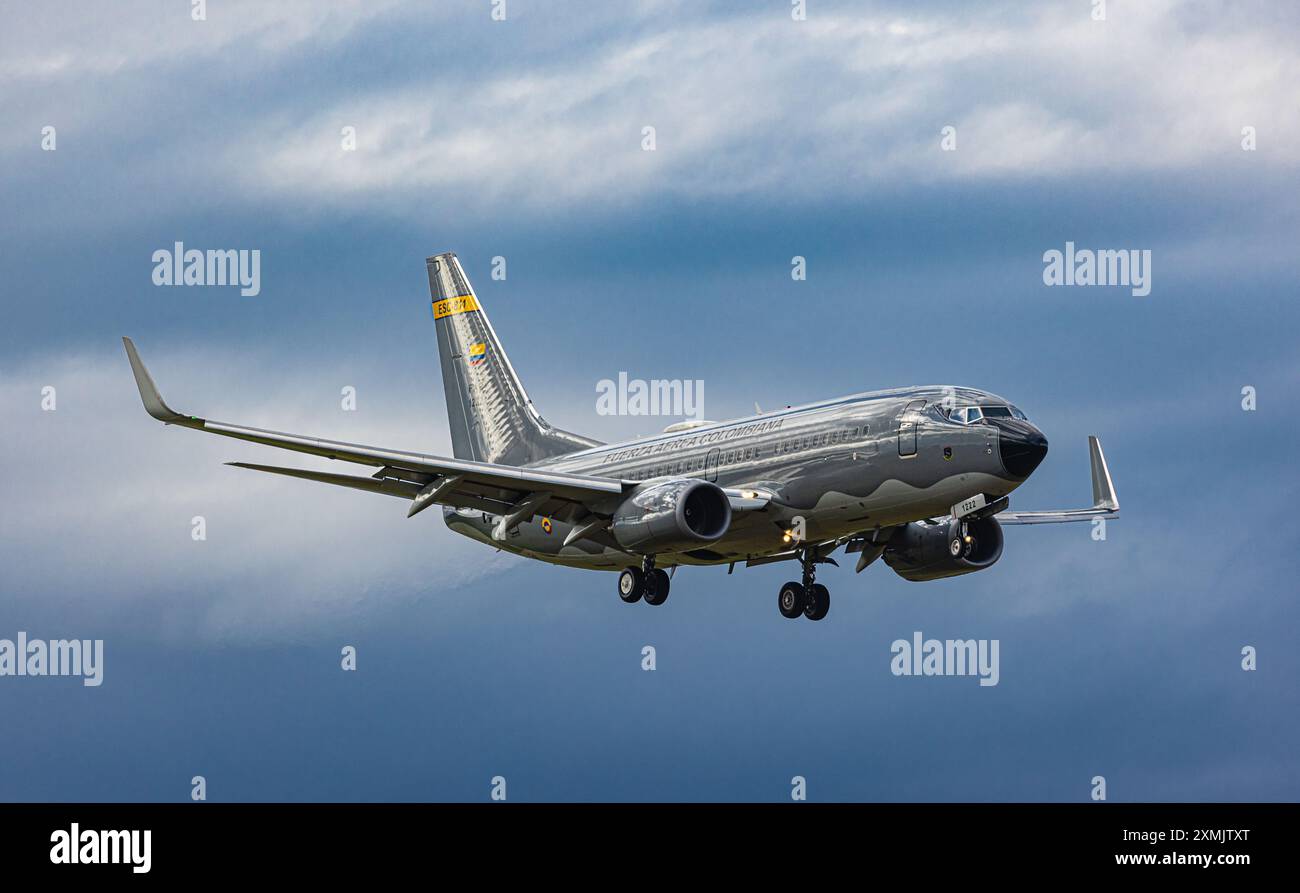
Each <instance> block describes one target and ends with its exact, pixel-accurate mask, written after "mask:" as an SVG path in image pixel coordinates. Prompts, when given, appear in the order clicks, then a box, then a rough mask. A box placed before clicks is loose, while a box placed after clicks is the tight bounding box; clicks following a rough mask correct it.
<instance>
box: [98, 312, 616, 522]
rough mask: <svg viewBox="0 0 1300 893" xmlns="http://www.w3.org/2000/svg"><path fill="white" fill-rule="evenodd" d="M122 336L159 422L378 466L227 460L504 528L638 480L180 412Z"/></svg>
mask: <svg viewBox="0 0 1300 893" xmlns="http://www.w3.org/2000/svg"><path fill="white" fill-rule="evenodd" d="M122 341H123V343H124V344H125V345H126V354H127V358H128V359H129V360H130V361H131V371H132V372H133V373H134V375H135V382H136V386H137V387H138V388H139V390H140V399H141V401H143V403H144V408H145V410H146V411H147V412H148V413H149V415H151V416H153V417H154V418H155V419H158V420H159V421H160V422H165V423H166V424H168V425H178V426H180V427H183V428H193V429H195V430H197V431H205V432H207V433H209V434H220V435H221V436H223V437H234V438H237V439H239V440H248V441H251V442H253V443H260V444H265V445H266V446H273V447H279V448H280V449H285V450H293V451H295V452H299V453H310V454H312V455H314V456H323V457H325V458H327V459H340V460H342V461H344V462H354V463H356V464H358V465H370V466H376V467H378V468H379V471H377V472H375V474H374V475H373V476H371V477H361V476H355V475H345V474H332V473H325V472H317V471H308V470H305V469H296V468H280V467H277V466H272V465H253V464H250V463H244V462H232V463H230V464H232V465H235V466H237V467H240V468H251V469H254V470H256V471H266V472H271V473H273V474H283V475H289V476H291V477H298V478H304V479H306V480H313V481H320V482H322V483H327V484H336V485H339V486H344V487H352V488H354V489H358V490H369V491H371V492H375V493H385V494H388V495H391V496H401V497H404V498H407V499H411V500H412V501H413V503H412V506H411V510H410V512H409V513H408V514H409V515H414V514H416V513H417V512H419V511H421V510H422V509H424V508H427V507H428V506H430V505H433V504H435V503H440V504H443V505H452V506H456V507H468V508H473V509H481V510H483V511H486V512H490V513H492V514H499V515H502V516H504V517H505V518H506V519H510V518H511V516H515V517H514V519H513V523H511V524H508V525H507V527H506V529H508V528H509V527H510V526H513V525H514V524H518V523H520V522H521V521H526V520H528V519H529V518H531V517H532V516H533V514H538V513H541V514H548V515H554V516H555V517H557V518H561V519H565V520H571V519H573V518H581V517H584V516H585V515H587V514H595V515H598V516H606V515H611V514H612V513H613V511H614V509H615V508H616V507H617V506H618V504H619V503H620V502H622V500H623V494H624V492H625V491H627V490H629V489H631V488H633V487H635V486H636V484H635V483H634V482H631V481H622V480H617V479H614V478H605V477H595V476H592V475H582V474H566V473H563V472H555V471H546V470H544V469H533V468H519V467H516V466H511V465H496V464H493V463H490V462H474V461H471V460H467V459H450V458H446V457H443V456H430V455H426V454H424V453H412V452H407V451H404V450H393V449H386V448H383V447H372V446H363V445H361V444H355V443H343V442H340V441H334V440H324V439H322V438H318V437H307V436H304V435H300V434H285V433H283V432H280V431H267V430H264V429H261V428H247V427H244V426H243V425H232V424H228V423H226V422H216V421H212V420H211V419H203V418H200V417H198V416H193V415H185V414H183V413H179V412H176V411H175V410H173V409H172V408H171V407H170V406H168V405H167V403H166V402H165V401H164V400H163V398H162V395H161V394H160V393H159V392H158V387H157V385H155V384H154V381H153V377H152V376H150V374H149V370H148V369H146V368H145V365H144V363H143V362H142V361H141V360H140V355H139V353H138V352H137V351H136V349H135V345H134V344H133V343H132V342H131V339H130V338H123V339H122ZM503 533H504V531H503Z"/></svg>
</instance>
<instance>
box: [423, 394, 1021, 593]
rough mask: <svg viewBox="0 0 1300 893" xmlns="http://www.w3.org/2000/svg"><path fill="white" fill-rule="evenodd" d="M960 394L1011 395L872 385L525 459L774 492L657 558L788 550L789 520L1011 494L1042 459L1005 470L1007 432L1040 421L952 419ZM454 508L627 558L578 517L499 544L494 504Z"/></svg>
mask: <svg viewBox="0 0 1300 893" xmlns="http://www.w3.org/2000/svg"><path fill="white" fill-rule="evenodd" d="M954 404H956V405H962V406H966V405H970V406H1003V407H1005V406H1007V405H1008V403H1007V401H1006V400H1004V399H1002V398H1000V397H998V396H997V395H995V394H990V393H988V392H986V391H979V390H975V389H972V388H959V387H945V386H927V387H914V388H902V389H896V390H889V391H875V392H871V393H865V394H856V395H854V396H851V397H843V398H840V399H836V400H829V401H825V402H822V403H813V404H809V405H806V406H798V407H793V408H788V409H784V410H778V411H775V412H769V413H764V414H761V415H755V416H750V417H747V418H742V419H736V420H733V421H729V422H719V423H710V424H708V425H704V426H700V427H696V428H692V429H688V430H685V431H678V432H674V433H671V434H660V435H656V436H653V437H645V438H640V439H637V440H632V441H626V442H623V443H615V444H605V445H602V446H598V447H593V448H590V449H584V450H581V451H578V452H574V453H568V454H566V455H562V456H557V457H553V458H550V459H546V460H543V461H541V462H536V463H532V465H531V466H529V467H534V468H545V469H549V470H554V471H565V472H574V473H583V474H590V475H598V476H601V477H606V478H621V479H623V480H634V481H654V480H667V479H673V478H700V479H703V480H707V481H712V482H715V483H717V484H718V485H720V486H723V487H728V488H741V489H743V488H757V489H762V490H764V491H767V492H770V493H772V494H774V498H773V499H772V502H771V503H770V505H769V506H768V507H767V508H766V509H764V510H762V511H756V512H746V513H743V514H738V515H737V516H736V517H735V519H734V521H733V523H732V526H731V528H730V529H729V530H728V532H727V533H726V534H725V535H724V536H723V537H722V538H721V539H719V540H717V541H715V542H712V543H709V544H707V546H705V547H704V548H698V549H691V550H689V551H685V552H678V553H673V554H667V555H661V556H659V564H660V566H671V565H674V564H723V563H729V562H733V561H744V560H748V559H754V558H762V557H767V556H771V555H776V554H779V553H782V552H787V551H789V550H790V548H791V545H790V539H789V537H788V532H789V531H790V530H791V528H792V526H794V525H795V524H796V519H799V518H801V519H802V522H799V523H800V525H801V527H802V528H803V530H804V535H805V536H806V537H807V540H808V541H811V542H818V541H825V540H833V539H839V538H843V537H848V536H850V535H852V534H855V533H859V532H863V531H870V530H875V529H878V528H884V527H891V526H894V525H898V524H904V523H907V522H909V521H919V520H923V519H926V518H933V517H937V516H942V515H945V514H947V513H948V511H949V509H950V508H951V507H952V506H953V505H954V504H955V503H957V502H959V501H961V500H962V499H965V498H967V497H970V496H973V495H975V494H977V493H983V494H987V495H988V496H990V497H999V496H1004V495H1006V494H1008V493H1010V492H1011V491H1012V490H1014V489H1015V488H1016V487H1018V486H1019V485H1020V484H1022V483H1024V480H1025V479H1026V477H1027V475H1028V473H1030V472H1032V468H1030V469H1029V471H1027V472H1025V474H1024V475H1023V476H1021V475H1017V474H1014V473H1012V472H1011V471H1009V470H1008V469H1007V467H1006V463H1004V461H1003V441H1004V440H1007V441H1009V440H1011V439H1015V438H1019V437H1022V436H1023V435H1024V432H1026V431H1028V432H1029V433H1030V436H1036V437H1037V438H1039V439H1041V437H1042V436H1041V433H1039V432H1038V431H1037V429H1036V428H1033V426H1032V425H1030V424H1029V423H1028V422H1026V421H1021V422H1011V421H1010V420H1007V422H1006V423H1003V422H1002V421H1001V420H998V421H996V422H995V421H994V420H991V419H990V420H986V421H984V422H982V423H978V424H962V423H959V422H954V421H951V420H950V419H949V418H948V417H947V414H946V411H945V410H946V409H947V408H950V407H951V406H952V405H954ZM1042 442H1043V447H1042V451H1043V452H1045V451H1046V441H1045V440H1043V441H1042ZM1039 458H1041V455H1040V456H1039ZM1033 464H1034V465H1036V464H1037V462H1036V461H1035V462H1034V463H1033ZM444 517H445V519H446V522H447V525H448V526H449V527H451V528H452V529H453V530H456V531H457V532H459V533H462V534H465V535H466V536H470V537H472V538H474V539H477V540H480V541H482V542H485V543H489V544H491V545H492V546H494V547H497V548H502V549H506V550H508V551H510V552H514V553H516V554H521V555H525V556H527V557H530V558H536V559H539V560H542V561H549V562H552V563H555V564H563V565H571V566H575V567H586V568H596V569H611V570H612V569H618V568H622V567H626V566H627V565H628V555H627V554H626V553H624V552H621V551H618V550H616V549H614V548H612V547H610V546H608V545H602V544H600V543H596V542H592V541H590V540H578V541H576V542H574V543H572V544H570V545H568V546H564V545H563V543H564V540H565V537H566V535H567V533H568V532H569V530H570V526H569V525H567V524H565V523H563V522H562V521H559V520H558V519H554V518H545V517H535V518H533V519H532V521H530V522H527V523H523V524H520V525H519V526H518V527H516V528H515V529H514V530H513V531H512V532H511V533H510V535H509V536H508V537H507V538H506V540H505V541H501V542H498V541H494V540H492V538H491V535H490V534H491V528H492V525H493V523H494V518H493V516H492V515H489V514H485V513H483V512H479V511H474V510H470V509H454V510H453V509H446V510H445V511H444Z"/></svg>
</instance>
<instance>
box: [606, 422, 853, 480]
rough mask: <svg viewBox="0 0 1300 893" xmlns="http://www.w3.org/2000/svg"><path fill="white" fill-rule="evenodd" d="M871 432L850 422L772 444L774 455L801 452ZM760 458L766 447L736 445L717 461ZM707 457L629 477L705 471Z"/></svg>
mask: <svg viewBox="0 0 1300 893" xmlns="http://www.w3.org/2000/svg"><path fill="white" fill-rule="evenodd" d="M870 434H871V427H870V426H869V425H849V426H845V427H843V428H833V429H831V430H829V431H821V432H819V433H816V434H804V435H802V436H799V437H790V438H787V439H785V440H782V441H780V442H779V443H777V444H776V446H775V447H773V448H772V452H771V455H783V454H788V453H796V452H802V451H803V450H809V449H816V448H819V447H823V446H831V445H834V444H840V443H855V442H858V441H862V440H866V439H867V437H868V436H869V435H870ZM761 458H763V450H761V449H760V448H759V447H752V446H749V447H735V448H733V449H728V450H723V451H722V452H721V453H719V454H718V456H717V459H716V462H717V467H718V468H726V467H727V466H729V465H736V464H738V463H744V462H752V461H753V460H755V459H761ZM706 461H707V454H706V455H704V456H692V457H688V458H685V459H678V460H676V461H674V462H665V463H663V464H660V465H656V466H654V467H651V468H642V469H638V470H637V471H635V472H633V473H632V474H631V475H630V476H629V478H628V479H629V480H633V481H645V480H649V479H651V478H658V477H667V476H668V475H682V474H702V473H703V472H704V464H705V462H706Z"/></svg>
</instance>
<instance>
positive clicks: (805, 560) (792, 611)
mask: <svg viewBox="0 0 1300 893" xmlns="http://www.w3.org/2000/svg"><path fill="white" fill-rule="evenodd" d="M799 563H800V564H802V565H803V581H802V582H800V583H794V582H791V583H786V584H785V585H784V586H782V587H781V591H780V592H779V593H777V596H776V606H777V608H778V609H779V610H780V611H781V616H782V617H786V618H789V619H790V620H793V619H794V618H796V617H798V616H799V615H800V614H802V615H803V616H805V617H807V618H808V619H809V620H821V619H822V618H823V617H825V616H826V614H827V612H829V611H830V609H831V593H830V590H829V589H827V588H826V587H825V586H823V585H822V584H820V583H818V582H817V556H816V554H815V553H814V551H813V550H812V549H811V548H805V549H803V550H802V552H800V554H799Z"/></svg>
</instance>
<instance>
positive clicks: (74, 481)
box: [0, 344, 514, 642]
mask: <svg viewBox="0 0 1300 893" xmlns="http://www.w3.org/2000/svg"><path fill="white" fill-rule="evenodd" d="M141 348H142V350H144V353H145V356H146V359H147V362H149V364H150V367H151V370H152V371H153V373H154V374H155V377H156V378H157V379H158V381H159V382H160V384H161V386H162V387H163V389H164V393H165V394H166V395H167V396H168V399H169V400H170V401H171V402H172V403H173V405H176V406H181V407H184V408H187V409H192V410H194V411H199V410H200V409H202V411H204V412H207V411H208V410H213V411H212V413H211V415H212V416H213V417H217V418H221V417H226V418H232V419H233V420H235V421H240V422H244V423H247V424H252V425H259V426H261V427H270V428H275V429H280V430H289V431H299V432H305V433H315V434H320V435H322V436H334V437H336V438H337V439H341V440H349V441H354V442H360V443H376V444H383V445H393V446H398V447H400V448H408V449H415V450H421V451H426V452H434V453H439V452H440V453H443V454H446V453H447V449H446V444H445V443H442V442H440V439H434V438H432V437H431V436H430V429H432V428H434V427H435V426H432V425H430V424H429V423H428V418H429V417H428V415H427V414H424V415H420V416H418V417H416V416H413V415H412V413H411V410H410V397H411V395H410V394H407V393H397V392H394V391H393V390H392V389H391V388H386V387H383V386H382V385H381V384H380V382H382V381H389V380H392V378H391V377H390V375H389V374H388V373H381V372H380V371H378V370H375V369H362V370H356V374H354V375H353V376H352V377H351V378H350V380H349V381H344V380H342V379H341V377H340V375H339V373H338V372H337V371H329V372H326V371H323V370H322V369H320V368H319V367H312V366H311V365H310V364H297V368H296V370H295V371H294V372H293V373H291V374H290V375H289V376H286V374H285V370H284V369H283V368H282V367H281V366H280V365H279V364H277V362H276V358H275V357H274V356H272V355H247V354H245V355H243V356H240V357H239V358H238V362H232V361H231V356H230V355H229V354H228V353H225V354H224V355H221V354H218V353H217V352H215V351H214V352H208V351H205V350H203V349H194V348H189V349H185V350H149V349H148V346H147V345H146V344H141ZM348 383H351V384H353V385H354V386H355V387H356V388H357V394H358V409H357V411H356V412H344V411H342V410H341V409H340V408H339V402H338V401H339V396H338V394H339V390H340V388H341V387H342V386H343V385H344V384H348ZM47 385H50V386H53V387H55V388H56V398H57V409H56V410H55V411H53V412H44V411H42V410H41V408H40V405H41V394H42V388H43V387H45V386H47ZM305 406H306V407H310V410H308V409H304V407H305ZM0 413H3V416H4V418H5V419H6V420H7V427H9V429H10V430H9V432H8V436H7V437H6V466H7V471H6V474H5V494H6V495H5V501H6V506H5V512H4V514H3V518H2V519H0V539H2V540H3V547H0V555H2V560H3V563H4V565H5V590H6V591H5V601H6V620H7V622H8V623H9V624H10V625H12V624H13V623H15V622H20V621H21V622H24V623H26V624H27V625H28V626H31V627H33V628H36V627H37V626H38V625H39V624H42V623H56V624H58V627H59V628H58V629H56V630H54V632H58V633H60V634H67V635H82V634H85V635H89V633H90V632H91V631H92V630H96V629H103V628H110V629H131V630H132V631H133V632H135V633H137V634H142V635H144V636H145V637H148V638H157V639H162V640H168V641H170V640H185V639H188V638H195V637H196V638H199V639H201V640H205V641H222V640H236V641H241V642H248V641H257V640H259V639H261V638H263V637H276V638H279V639H290V640H292V639H295V638H298V637H302V636H309V635H312V634H316V633H319V632H320V631H321V630H322V629H334V628H337V627H339V626H340V625H343V624H345V623H347V622H348V621H349V620H350V619H351V618H354V617H355V616H356V615H358V614H363V613H373V612H376V611H381V610H383V609H384V608H385V607H391V606H392V605H393V604H394V603H395V602H397V601H399V600H403V599H412V598H428V599H439V600H445V601H446V605H447V609H448V611H449V612H452V613H453V614H454V612H455V610H456V605H457V604H458V603H460V602H461V600H462V598H461V596H460V595H453V594H454V593H456V592H458V591H459V590H460V588H461V587H464V586H465V585H466V584H468V583H469V582H471V581H472V580H474V579H476V578H477V577H478V576H480V575H481V574H483V573H488V572H491V571H492V570H494V569H499V568H501V567H505V566H508V564H509V561H513V560H514V559H510V558H507V557H505V556H500V555H496V554H495V553H493V552H491V551H490V550H487V549H484V548H483V547H482V546H480V545H478V544H474V543H471V542H470V541H468V540H466V539H463V538H462V537H460V536H457V535H456V534H453V533H452V532H450V531H448V530H446V529H445V528H444V525H443V523H442V520H441V518H440V517H439V514H438V512H437V511H436V510H434V511H429V512H425V513H423V514H421V515H418V516H416V517H415V518H413V519H411V520H409V521H408V520H407V519H406V517H405V514H406V504H405V503H404V502H401V501H399V500H396V499H392V498H389V497H381V496H376V495H372V494H366V493H358V492H355V491H351V490H347V489H345V488H336V487H329V486H327V485H322V484H315V483H313V482H306V481H296V480H291V479H283V478H279V477H275V476H272V475H263V474H258V473H256V472H252V471H247V470H244V469H236V468H228V467H225V466H224V465H222V464H221V463H223V462H227V461H232V460H236V459H242V460H251V461H256V462H266V463H269V464H285V465H298V466H300V467H314V468H319V467H322V466H331V467H330V468H329V470H332V471H342V472H344V473H354V474H360V475H365V474H367V469H365V468H364V467H361V466H352V465H345V466H342V467H340V463H329V462H326V461H324V460H319V461H315V460H312V459H311V458H310V457H301V456H296V455H291V454H288V453H284V452H281V451H271V450H269V449H266V448H261V447H258V446H256V445H251V444H244V443H240V442H238V441H232V440H227V439H225V438H217V437H203V436H201V435H199V434H198V433H197V432H191V431H187V430H183V429H176V428H164V427H163V426H162V425H159V424H158V423H156V422H154V421H153V420H152V419H150V418H148V416H146V415H145V414H144V412H143V411H142V409H141V407H140V405H139V397H138V396H137V394H136V393H135V388H134V383H133V381H132V379H131V375H130V370H129V367H128V366H127V364H126V360H125V358H124V357H123V356H122V355H120V352H104V351H98V352H87V353H81V354H76V355H63V356H59V355H49V356H47V357H45V358H43V359H37V360H33V361H31V362H30V363H29V364H27V365H24V366H22V367H19V368H13V369H6V370H4V375H3V377H2V378H0ZM417 420H418V422H420V423H419V424H417ZM436 427H437V428H438V429H441V426H436ZM198 516H201V517H202V518H203V519H204V523H205V524H206V530H207V539H206V540H205V541H195V540H193V539H192V538H191V530H192V527H191V521H192V519H193V518H195V517H198ZM73 618H75V620H74V619H73ZM69 624H73V625H75V627H76V628H75V629H65V628H64V627H67V626H68V625H69Z"/></svg>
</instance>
